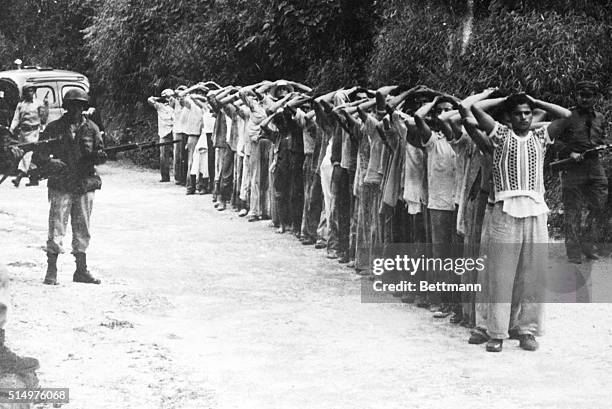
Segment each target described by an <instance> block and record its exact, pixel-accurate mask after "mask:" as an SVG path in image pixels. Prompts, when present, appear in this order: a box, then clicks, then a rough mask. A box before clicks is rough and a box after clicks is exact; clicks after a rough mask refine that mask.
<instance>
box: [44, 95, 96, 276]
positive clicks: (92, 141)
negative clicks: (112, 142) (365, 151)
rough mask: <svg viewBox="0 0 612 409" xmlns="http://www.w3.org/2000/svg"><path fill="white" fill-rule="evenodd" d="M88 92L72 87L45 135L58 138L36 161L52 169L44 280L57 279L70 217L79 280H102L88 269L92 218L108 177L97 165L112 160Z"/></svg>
mask: <svg viewBox="0 0 612 409" xmlns="http://www.w3.org/2000/svg"><path fill="white" fill-rule="evenodd" d="M87 104H88V96H87V93H86V92H85V91H83V90H81V89H76V88H75V89H71V90H70V91H68V92H67V93H66V95H65V96H64V105H63V108H64V109H65V110H66V112H65V113H64V115H62V117H61V118H60V119H58V120H56V121H53V122H51V123H50V124H49V125H48V126H47V128H46V129H45V131H44V132H43V135H42V139H58V141H56V142H53V143H50V144H48V145H46V146H45V147H44V148H43V149H41V150H39V151H37V153H36V155H35V162H36V164H37V165H39V166H41V167H43V169H46V170H47V172H48V173H49V175H50V176H49V181H48V183H47V186H48V187H49V202H50V209H49V235H48V240H47V263H48V265H47V274H46V276H45V280H44V283H45V284H49V285H57V284H58V282H57V257H58V255H59V254H60V253H63V252H64V249H63V247H62V244H63V243H62V242H63V238H64V235H65V233H66V227H67V225H68V219H69V218H70V219H71V225H72V254H73V255H74V258H75V260H76V271H75V272H74V275H73V278H72V279H73V281H75V282H80V283H90V284H100V280H98V279H96V278H94V277H93V276H92V275H91V274H90V272H89V271H88V270H87V261H86V255H85V253H86V251H87V247H88V245H89V239H90V231H89V218H90V216H91V210H92V205H93V200H94V191H95V190H97V189H100V187H101V186H102V181H101V179H100V177H99V176H98V174H97V173H96V169H95V167H94V166H95V165H99V164H102V163H104V162H105V161H106V158H107V157H106V153H105V152H104V150H103V148H104V143H103V141H102V137H101V135H100V131H99V129H98V127H97V126H96V124H94V123H93V122H92V121H91V120H89V119H87V118H86V117H85V116H84V115H83V111H84V110H85V109H86V108H87Z"/></svg>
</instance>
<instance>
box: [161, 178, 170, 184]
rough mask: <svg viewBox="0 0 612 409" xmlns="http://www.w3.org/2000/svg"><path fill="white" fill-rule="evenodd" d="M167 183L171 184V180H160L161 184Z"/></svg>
mask: <svg viewBox="0 0 612 409" xmlns="http://www.w3.org/2000/svg"><path fill="white" fill-rule="evenodd" d="M166 182H170V179H160V181H159V183H166Z"/></svg>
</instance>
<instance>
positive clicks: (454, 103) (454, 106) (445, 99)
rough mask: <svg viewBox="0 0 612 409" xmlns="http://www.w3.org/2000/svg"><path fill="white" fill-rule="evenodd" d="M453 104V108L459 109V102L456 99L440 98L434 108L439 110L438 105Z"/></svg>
mask: <svg viewBox="0 0 612 409" xmlns="http://www.w3.org/2000/svg"><path fill="white" fill-rule="evenodd" d="M447 103H448V104H451V105H452V106H453V109H457V101H455V100H454V99H452V98H451V97H447V96H445V95H443V96H441V97H439V98H438V100H437V101H436V105H435V106H434V108H436V109H437V108H438V105H440V104H447Z"/></svg>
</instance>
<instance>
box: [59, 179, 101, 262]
mask: <svg viewBox="0 0 612 409" xmlns="http://www.w3.org/2000/svg"><path fill="white" fill-rule="evenodd" d="M94 195H95V194H94V192H88V193H85V194H82V195H80V194H74V193H64V192H60V191H58V190H55V189H49V204H50V206H49V234H48V239H47V253H53V254H60V253H63V252H64V249H63V247H62V246H63V240H64V236H65V235H66V227H67V226H68V219H70V224H71V226H72V253H73V254H74V253H85V252H87V247H88V246H89V239H90V237H91V235H90V233H89V218H90V217H91V210H92V208H93V200H94Z"/></svg>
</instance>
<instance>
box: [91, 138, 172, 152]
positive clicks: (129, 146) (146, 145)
mask: <svg viewBox="0 0 612 409" xmlns="http://www.w3.org/2000/svg"><path fill="white" fill-rule="evenodd" d="M179 142H181V140H180V139H178V140H175V141H167V142H157V141H144V142H134V143H126V144H123V145H117V146H110V147H108V148H104V149H103V150H104V152H106V153H107V154H115V153H119V152H127V151H132V150H140V149H152V148H159V147H160V146H170V145H174V144H175V143H179Z"/></svg>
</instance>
